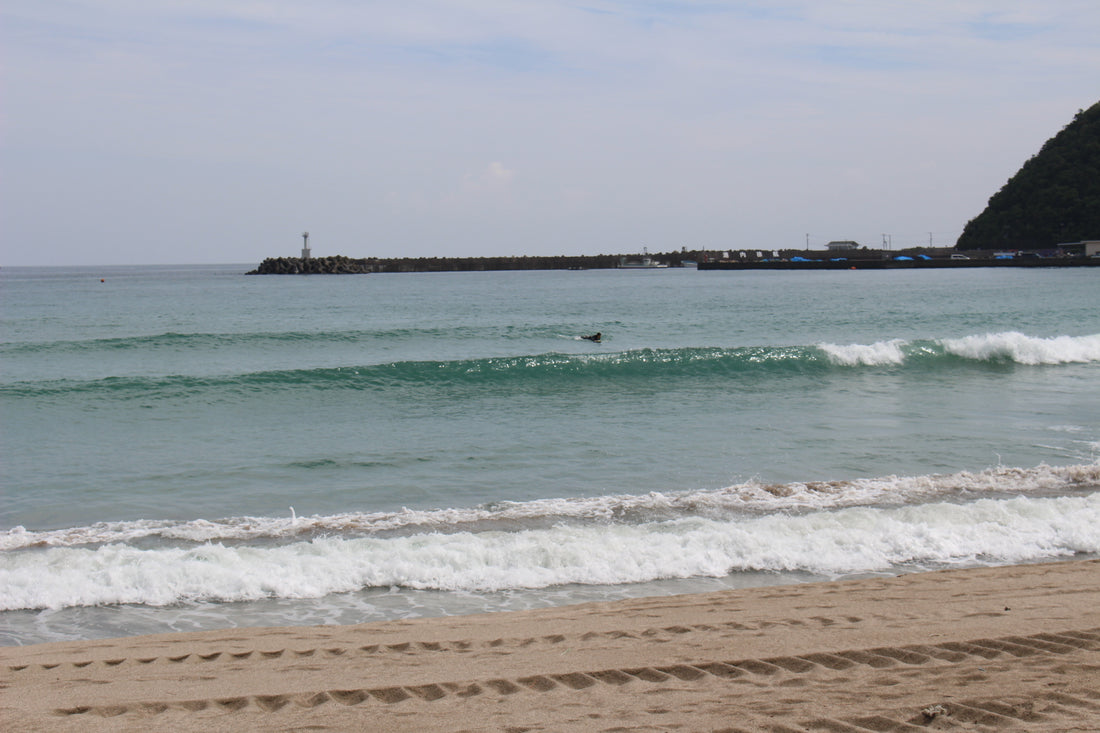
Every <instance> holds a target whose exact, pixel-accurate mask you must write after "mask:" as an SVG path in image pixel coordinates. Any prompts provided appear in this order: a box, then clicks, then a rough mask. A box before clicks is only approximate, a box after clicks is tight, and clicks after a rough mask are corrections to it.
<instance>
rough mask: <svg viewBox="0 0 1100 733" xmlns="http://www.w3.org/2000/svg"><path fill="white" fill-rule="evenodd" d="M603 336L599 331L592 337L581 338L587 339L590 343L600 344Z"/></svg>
mask: <svg viewBox="0 0 1100 733" xmlns="http://www.w3.org/2000/svg"><path fill="white" fill-rule="evenodd" d="M602 336H603V334H602V333H600V332H599V331H597V332H596V333H594V334H592V335H591V336H581V338H582V339H587V340H589V341H595V342H596V343H597V344H598V343H600V338H601V337H602Z"/></svg>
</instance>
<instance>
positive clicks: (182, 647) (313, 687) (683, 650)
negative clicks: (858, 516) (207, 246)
mask: <svg viewBox="0 0 1100 733" xmlns="http://www.w3.org/2000/svg"><path fill="white" fill-rule="evenodd" d="M0 674H2V677H0V718H2V719H4V720H5V721H7V724H8V725H12V726H16V728H15V729H19V730H27V731H31V730H43V731H45V730H51V731H53V730H80V731H98V730H111V731H117V730H148V729H155V730H165V731H169V730H196V729H207V730H208V729H234V730H272V729H281V730H291V729H299V728H303V727H306V726H313V728H312V729H315V730H349V729H376V730H387V731H403V730H408V731H414V730H416V731H420V730H440V731H442V730H454V731H458V730H506V729H509V728H513V729H524V730H547V731H588V730H603V729H609V728H618V729H621V730H632V729H637V730H667V729H671V728H673V727H676V726H685V727H686V728H688V729H692V730H697V729H727V730H760V729H766V728H769V727H771V728H772V729H776V730H778V729H782V730H866V729H868V728H869V729H871V730H914V729H918V728H919V727H922V726H925V725H930V726H931V727H933V728H936V727H940V728H942V727H952V726H963V725H965V726H967V727H969V728H971V729H979V730H994V729H998V730H1000V729H1004V728H1006V727H1014V726H1019V728H1020V729H1021V730H1024V729H1026V730H1029V731H1043V730H1051V731H1053V730H1067V729H1073V728H1075V727H1076V728H1078V729H1082V730H1086V729H1089V726H1090V725H1092V723H1091V721H1094V720H1095V719H1096V716H1097V715H1100V560H1096V559H1090V560H1066V561H1061V562H1054V563H1046V564H1038V565H1015V566H1001V567H993V568H975V569H965V570H941V571H933V572H925V573H914V574H910V575H902V576H891V577H883V578H873V579H861V580H845V581H833V582H824V583H806V584H797V585H784V586H766V587H758V588H750V589H742V590H725V591H715V592H711V593H704V594H697V595H682V596H667V597H655V598H641V599H634V600H624V601H612V602H602V603H587V604H580V605H574V606H561V607H555V608H545V609H538V610H530V611H515V612H502V613H492V614H480V615H473V616H451V617H438V618H427V619H414V620H404V621H387V622H376V623H370V624H363V625H357V626H318V627H282V628H262V627H260V628H230V629H224V630H218V631H202V632H191V633H176V634H161V635H156V636H137V637H126V638H119V639H107V640H96V641H77V642H50V643H44V644H36V645H31V646H26V647H3V648H0ZM775 726H780V727H779V728H776V727H775Z"/></svg>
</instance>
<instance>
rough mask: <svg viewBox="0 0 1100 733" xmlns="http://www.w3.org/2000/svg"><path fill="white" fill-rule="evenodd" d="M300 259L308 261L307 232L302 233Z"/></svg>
mask: <svg viewBox="0 0 1100 733" xmlns="http://www.w3.org/2000/svg"><path fill="white" fill-rule="evenodd" d="M302 259H303V260H308V259H309V232H302Z"/></svg>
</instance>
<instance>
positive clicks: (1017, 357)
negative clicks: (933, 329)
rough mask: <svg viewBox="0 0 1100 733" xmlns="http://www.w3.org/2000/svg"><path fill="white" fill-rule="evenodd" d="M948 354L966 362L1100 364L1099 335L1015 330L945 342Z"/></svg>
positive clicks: (946, 340) (944, 345)
mask: <svg viewBox="0 0 1100 733" xmlns="http://www.w3.org/2000/svg"><path fill="white" fill-rule="evenodd" d="M940 343H941V344H942V345H943V347H944V348H945V349H946V350H947V352H948V353H951V354H955V355H956V356H962V357H965V358H967V359H978V360H982V361H988V360H993V359H1007V360H1009V361H1014V362H1017V363H1019V364H1029V365H1038V364H1069V363H1084V362H1092V361H1100V334H1095V335H1091V336H1057V337H1054V338H1035V337H1032V336H1025V335H1024V334H1022V333H1019V332H1016V331H1008V332H1005V333H988V334H985V335H984V336H966V337H965V338H960V339H944V340H942V341H941V342H940Z"/></svg>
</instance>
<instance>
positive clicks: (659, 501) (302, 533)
mask: <svg viewBox="0 0 1100 733" xmlns="http://www.w3.org/2000/svg"><path fill="white" fill-rule="evenodd" d="M1097 486H1100V463H1092V464H1086V465H1075V466H1048V465H1046V464H1041V465H1039V466H1036V467H1034V468H1014V467H1009V466H997V467H995V468H989V469H986V470H984V471H976V472H971V471H962V472H959V473H954V474H932V475H921V476H881V477H877V478H868V479H852V480H844V481H807V482H793V483H788V484H766V483H762V482H759V481H748V482H745V483H741V484H736V485H733V486H729V487H726V488H721V489H705V490H697V491H682V492H656V491H655V492H650V493H648V494H612V495H605V496H595V497H577V498H553V499H538V500H534V501H527V502H500V503H498V504H494V505H492V506H482V507H472V508H450V509H425V510H414V509H403V510H401V511H399V512H375V513H346V514H336V515H328V516H312V517H299V516H296V515H295V516H290V517H231V518H227V519H219V520H213V521H212V520H207V519H195V520H192V521H187V522H178V521H169V520H138V521H127V522H97V523H95V524H92V525H88V526H84V527H71V528H66V529H59V530H45V531H30V530H27V529H26V528H24V527H14V528H12V529H10V530H5V531H3V532H0V551H14V550H21V549H28V548H35V547H78V546H81V545H96V544H106V543H131V542H134V541H137V540H142V539H147V538H154V539H159V540H164V541H171V542H183V543H199V542H219V541H232V542H248V541H251V540H256V539H260V538H275V539H284V540H293V539H295V538H300V537H308V536H313V535H324V534H342V535H349V534H351V535H354V534H377V533H381V532H405V533H408V532H416V531H440V532H452V531H458V530H462V529H469V528H471V527H475V528H476V525H482V526H489V527H491V526H492V525H494V524H498V523H502V522H505V523H511V524H516V523H518V524H523V523H527V524H532V523H539V524H542V525H545V524H548V523H553V522H557V521H565V520H583V521H601V522H612V521H617V522H625V523H639V522H644V521H651V520H656V519H670V518H674V517H685V516H709V517H715V516H723V515H728V514H731V513H738V514H761V513H765V512H775V511H788V512H789V511H806V510H814V509H827V508H838V507H850V506H859V505H865V504H879V505H884V504H885V505H891V504H893V505H900V504H906V503H911V502H923V501H929V500H934V499H936V498H938V497H953V496H957V495H963V496H966V497H975V496H980V495H982V494H984V493H992V494H999V493H1006V492H1011V493H1035V492H1042V493H1053V492H1059V491H1067V490H1077V489H1088V488H1090V487H1097Z"/></svg>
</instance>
